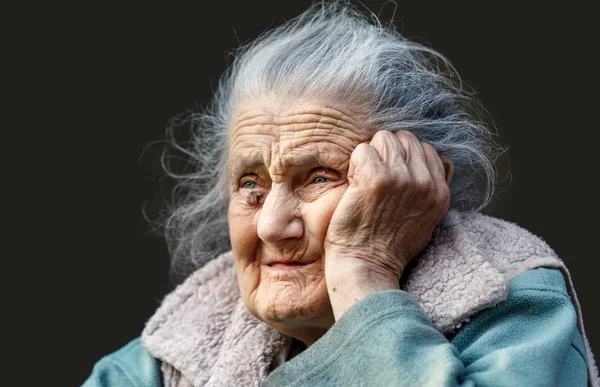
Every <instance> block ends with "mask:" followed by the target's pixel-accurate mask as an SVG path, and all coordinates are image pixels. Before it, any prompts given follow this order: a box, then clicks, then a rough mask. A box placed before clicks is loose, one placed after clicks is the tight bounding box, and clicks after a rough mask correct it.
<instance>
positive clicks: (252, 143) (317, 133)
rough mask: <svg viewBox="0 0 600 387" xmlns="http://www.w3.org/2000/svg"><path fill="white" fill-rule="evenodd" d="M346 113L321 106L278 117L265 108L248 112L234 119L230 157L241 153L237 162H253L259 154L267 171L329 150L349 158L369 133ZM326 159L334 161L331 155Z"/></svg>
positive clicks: (295, 109)
mask: <svg viewBox="0 0 600 387" xmlns="http://www.w3.org/2000/svg"><path fill="white" fill-rule="evenodd" d="M348 113H349V114H346V113H345V112H342V111H340V110H338V109H335V108H330V107H322V106H317V107H310V106H299V107H293V108H290V109H287V110H285V111H282V112H281V113H280V114H278V115H276V114H273V113H272V112H270V111H269V110H267V109H264V108H262V109H260V108H259V109H257V108H254V109H247V110H245V111H242V112H240V113H239V114H238V115H237V117H236V120H235V121H234V125H232V128H231V131H230V137H229V141H230V149H231V155H232V156H233V155H234V154H235V153H238V152H239V151H242V150H243V151H244V153H243V154H238V155H236V157H235V158H236V159H239V157H247V156H250V154H252V156H251V157H250V158H252V159H256V158H257V156H258V154H260V156H259V158H262V159H263V160H264V162H265V165H266V166H267V167H268V168H269V167H270V165H271V164H272V163H275V164H278V165H279V166H281V167H284V166H287V165H297V161H296V160H295V158H296V157H298V156H299V155H300V154H304V155H306V154H307V153H308V154H313V155H315V153H316V154H318V153H319V152H322V151H325V152H327V151H329V150H331V151H332V152H334V153H337V152H340V155H339V156H345V157H349V155H350V154H351V153H352V150H353V149H354V148H355V147H356V146H357V145H358V144H359V143H360V142H363V141H366V140H368V139H369V138H370V131H369V130H367V129H365V128H363V127H362V125H361V122H360V121H359V118H358V117H360V115H359V114H357V113H356V112H352V111H350V110H348ZM312 144H315V145H316V147H315V148H313V147H312ZM337 147H340V148H341V149H336V148H337ZM298 151H299V152H298ZM257 153H258V154H257ZM321 156H324V155H321ZM327 156H328V157H327V158H332V156H333V158H336V157H335V155H333V154H328V155H327ZM235 164H238V163H237V162H236V163H235Z"/></svg>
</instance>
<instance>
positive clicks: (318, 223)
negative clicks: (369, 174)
mask: <svg viewBox="0 0 600 387" xmlns="http://www.w3.org/2000/svg"><path fill="white" fill-rule="evenodd" d="M346 188H347V185H344V186H342V187H339V188H336V189H335V190H331V191H330V192H328V193H327V195H324V196H323V197H321V198H319V199H318V200H316V201H314V202H313V203H310V205H307V206H305V207H304V208H303V212H304V215H303V218H304V219H305V223H306V226H307V228H309V230H310V232H311V234H312V235H314V237H315V238H317V239H318V242H319V243H320V244H322V243H323V242H324V241H325V236H326V235H327V229H328V228H329V222H331V218H332V217H333V213H334V212H335V209H336V208H337V205H338V203H339V201H340V199H341V198H342V196H343V195H344V192H346Z"/></svg>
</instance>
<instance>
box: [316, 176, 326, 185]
mask: <svg viewBox="0 0 600 387" xmlns="http://www.w3.org/2000/svg"><path fill="white" fill-rule="evenodd" d="M328 181H329V180H328V179H327V178H326V177H323V176H318V177H315V179H314V180H313V184H320V183H327V182H328Z"/></svg>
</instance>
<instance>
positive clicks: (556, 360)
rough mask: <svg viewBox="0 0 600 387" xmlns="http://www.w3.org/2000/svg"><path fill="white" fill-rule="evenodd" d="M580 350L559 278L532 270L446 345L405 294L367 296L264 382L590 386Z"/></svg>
mask: <svg viewBox="0 0 600 387" xmlns="http://www.w3.org/2000/svg"><path fill="white" fill-rule="evenodd" d="M578 343H581V345H580V346H579V344H578ZM578 346H579V348H578ZM582 351H583V345H582V341H581V336H580V335H579V332H578V329H577V316H576V312H575V309H574V307H573V304H572V303H571V300H570V298H569V296H568V294H567V292H566V288H565V284H564V280H563V278H562V274H561V273H560V272H559V271H557V270H552V269H535V270H531V271H528V272H526V273H524V274H521V275H520V276H518V277H516V278H514V279H513V280H512V281H511V282H510V289H509V294H508V298H507V299H506V300H505V301H503V302H502V303H500V304H499V305H497V306H495V307H493V308H489V309H487V310H485V311H483V312H480V313H479V314H478V315H476V316H475V317H473V318H472V319H471V321H470V322H468V323H467V324H465V326H464V327H463V328H462V329H461V330H460V331H459V332H458V333H457V334H456V336H455V337H454V338H453V339H452V340H451V341H449V340H448V339H447V338H446V337H445V336H444V335H443V334H441V333H440V332H439V331H437V330H436V329H435V328H434V326H433V325H432V323H431V321H430V320H429V318H428V317H427V316H426V315H425V313H424V312H423V310H422V309H421V308H420V306H419V304H418V302H417V300H416V299H415V298H414V297H412V296H411V295H410V294H408V293H406V292H404V291H401V290H393V291H392V290H390V291H383V292H379V293H376V294H373V295H371V296H369V297H366V298H365V299H363V300H361V301H359V302H357V303H356V304H355V305H354V306H353V307H352V308H350V309H349V310H348V311H347V312H346V313H345V314H344V315H343V316H342V317H341V318H340V319H339V320H338V321H337V322H336V324H334V326H333V327H332V328H331V329H330V330H329V331H328V332H327V334H325V335H324V336H323V337H322V338H321V339H320V340H318V341H317V342H316V343H314V344H313V345H312V346H311V347H310V348H308V349H307V350H305V351H304V352H303V353H302V354H300V355H298V356H297V357H295V358H294V359H292V360H290V361H289V362H287V363H285V364H283V365H282V366H280V367H279V368H277V369H276V370H275V371H274V372H273V373H272V374H271V375H270V376H269V377H268V378H267V380H266V383H265V385H266V386H271V385H273V386H280V385H286V386H329V385H331V386H334V385H343V386H363V385H364V386H366V385H368V386H527V387H533V386H556V385H568V386H586V385H587V364H586V360H585V358H584V357H583V356H582V353H583V352H582Z"/></svg>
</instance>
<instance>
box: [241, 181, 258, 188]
mask: <svg viewBox="0 0 600 387" xmlns="http://www.w3.org/2000/svg"><path fill="white" fill-rule="evenodd" d="M242 187H244V188H248V189H254V188H256V187H257V185H256V183H255V182H253V181H247V182H245V183H244V184H243V185H242Z"/></svg>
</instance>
